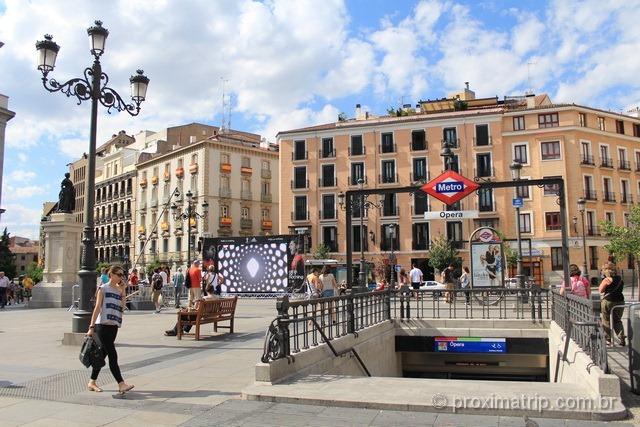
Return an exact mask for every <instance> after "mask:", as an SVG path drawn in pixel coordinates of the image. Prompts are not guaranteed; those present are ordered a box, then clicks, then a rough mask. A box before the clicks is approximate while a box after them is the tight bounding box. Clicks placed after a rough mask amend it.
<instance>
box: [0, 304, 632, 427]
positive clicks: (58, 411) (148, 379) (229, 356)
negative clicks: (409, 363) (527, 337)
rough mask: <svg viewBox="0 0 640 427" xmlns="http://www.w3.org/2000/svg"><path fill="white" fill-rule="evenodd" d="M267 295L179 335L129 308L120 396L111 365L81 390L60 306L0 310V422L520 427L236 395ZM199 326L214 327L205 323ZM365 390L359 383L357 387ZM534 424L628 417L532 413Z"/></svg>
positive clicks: (518, 422)
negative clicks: (127, 388) (223, 324)
mask: <svg viewBox="0 0 640 427" xmlns="http://www.w3.org/2000/svg"><path fill="white" fill-rule="evenodd" d="M274 307H275V301H274V300H255V299H242V300H240V301H239V303H238V309H237V312H236V315H237V316H236V319H237V320H236V327H235V329H236V333H235V334H233V335H229V334H225V333H217V334H215V335H205V339H203V340H201V341H199V342H197V341H194V340H193V338H192V337H186V338H184V339H183V340H182V341H178V340H177V339H176V338H175V337H165V336H164V335H163V331H164V330H165V329H169V328H170V327H171V326H173V323H174V322H175V313H174V311H173V310H166V311H163V312H162V313H160V314H153V313H152V312H127V314H126V316H125V323H124V327H123V329H122V330H121V331H120V334H119V336H118V339H117V341H116V342H117V347H118V353H119V360H120V364H121V368H122V370H123V375H124V377H125V379H126V380H127V381H128V382H131V383H132V384H135V386H136V388H135V389H134V390H133V391H132V392H130V393H129V394H128V395H127V396H126V397H125V398H117V397H118V396H116V395H115V390H116V388H117V385H116V384H115V382H114V380H113V378H112V376H111V373H110V372H109V370H108V367H105V368H104V369H103V371H102V373H101V374H100V378H99V379H98V383H99V385H100V386H101V387H103V388H104V392H103V393H91V392H89V391H87V390H86V383H87V379H88V376H89V372H88V370H85V369H83V367H82V365H81V364H80V362H79V361H78V350H79V349H78V348H77V347H67V346H62V345H61V344H60V340H61V338H62V333H63V331H68V330H69V328H70V325H71V321H70V317H71V314H70V313H68V312H67V311H66V310H61V309H38V310H33V309H32V310H29V309H25V308H20V307H17V308H7V309H6V310H3V311H0V342H1V343H2V357H1V358H0V426H3V427H4V426H22V425H25V426H103V425H113V426H119V425H124V426H127V425H132V426H133V425H135V426H145V425H149V426H175V425H184V426H209V425H225V426H289V425H290V426H304V425H311V426H343V425H344V426H347V425H358V426H359V425H370V426H393V425H402V426H432V425H433V426H525V421H524V419H523V418H518V417H498V416H477V415H459V414H449V413H447V414H438V413H425V412H398V411H386V410H374V409H356V408H332V407H325V406H313V405H296V404H284V403H269V402H252V401H243V400H240V394H241V391H242V389H243V388H245V387H246V386H248V385H250V384H252V383H253V380H254V365H255V363H256V362H257V361H258V360H259V358H260V355H261V354H262V345H263V339H264V331H265V328H266V325H267V324H268V322H269V321H270V320H272V319H273V317H274V316H275V309H274ZM203 331H205V334H206V333H211V331H212V327H211V325H205V326H204V329H203ZM363 399H366V391H363ZM534 420H535V422H536V423H537V425H539V426H574V425H585V426H600V425H629V426H630V425H634V424H633V422H632V421H629V420H627V421H625V422H617V423H609V424H607V423H600V422H582V421H564V420H553V419H542V418H535V419H534Z"/></svg>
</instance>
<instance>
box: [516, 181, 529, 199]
mask: <svg viewBox="0 0 640 427" xmlns="http://www.w3.org/2000/svg"><path fill="white" fill-rule="evenodd" d="M528 180H529V178H520V181H528ZM516 197H520V198H522V199H528V198H529V197H531V195H530V194H529V186H528V185H521V186H519V187H516Z"/></svg>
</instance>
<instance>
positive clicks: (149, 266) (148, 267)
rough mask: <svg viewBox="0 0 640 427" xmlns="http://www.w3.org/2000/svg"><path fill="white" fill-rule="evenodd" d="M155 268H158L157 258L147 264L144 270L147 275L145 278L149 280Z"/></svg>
mask: <svg viewBox="0 0 640 427" xmlns="http://www.w3.org/2000/svg"><path fill="white" fill-rule="evenodd" d="M156 268H160V261H158V259H157V258H156V259H154V260H153V261H151V262H150V263H149V264H147V265H146V267H145V268H144V271H145V273H147V277H148V278H149V279H151V276H153V272H154V270H155V269H156Z"/></svg>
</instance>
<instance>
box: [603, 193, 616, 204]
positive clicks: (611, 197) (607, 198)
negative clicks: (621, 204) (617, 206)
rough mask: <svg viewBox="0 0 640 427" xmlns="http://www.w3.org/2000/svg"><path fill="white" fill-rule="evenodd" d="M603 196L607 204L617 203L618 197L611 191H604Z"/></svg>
mask: <svg viewBox="0 0 640 427" xmlns="http://www.w3.org/2000/svg"><path fill="white" fill-rule="evenodd" d="M602 194H603V196H604V199H603V200H604V201H605V202H613V203H614V202H615V201H616V195H615V194H614V193H612V192H610V191H603V192H602Z"/></svg>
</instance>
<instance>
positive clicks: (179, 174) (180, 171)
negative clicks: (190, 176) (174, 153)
mask: <svg viewBox="0 0 640 427" xmlns="http://www.w3.org/2000/svg"><path fill="white" fill-rule="evenodd" d="M175 174H176V178H178V179H182V178H184V168H182V167H180V168H176V172H175Z"/></svg>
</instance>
